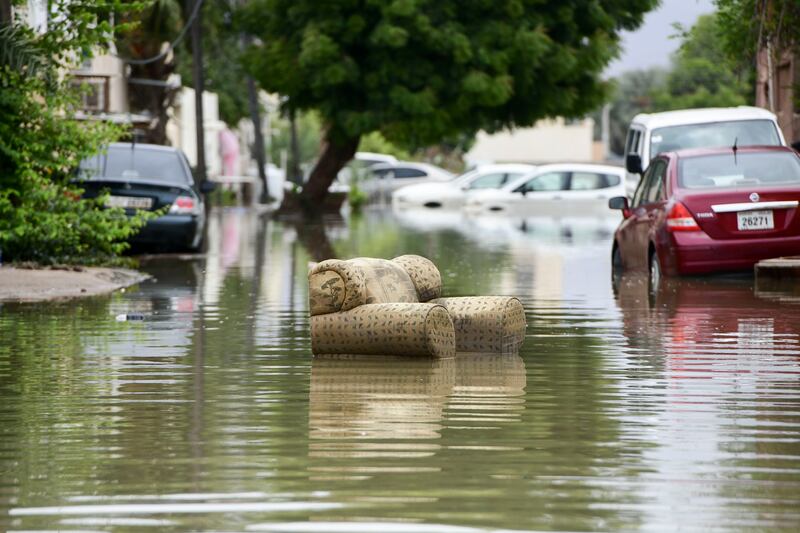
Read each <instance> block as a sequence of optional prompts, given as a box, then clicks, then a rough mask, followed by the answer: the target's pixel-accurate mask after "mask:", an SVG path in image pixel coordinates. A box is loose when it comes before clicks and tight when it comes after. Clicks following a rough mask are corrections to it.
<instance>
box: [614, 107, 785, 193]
mask: <svg viewBox="0 0 800 533" xmlns="http://www.w3.org/2000/svg"><path fill="white" fill-rule="evenodd" d="M734 144H736V145H737V146H755V145H759V146H761V145H767V146H786V140H785V139H784V138H783V133H782V132H781V129H780V127H778V120H777V118H776V117H775V115H774V114H772V113H770V112H769V111H767V110H766V109H761V108H758V107H749V106H739V107H709V108H703V109H682V110H679V111H665V112H663V113H641V114H639V115H636V116H635V117H633V120H632V121H631V125H630V127H629V128H628V136H627V138H626V140H625V166H626V167H627V169H628V193H629V195H628V196H632V195H633V191H634V189H636V185H637V184H638V183H639V177H640V176H641V175H642V173H643V172H644V171H645V170H647V165H648V164H650V161H651V160H652V159H653V158H654V157H655V156H657V155H658V154H660V153H663V152H674V151H676V150H682V149H684V148H715V147H721V146H728V147H729V146H733V145H734Z"/></svg>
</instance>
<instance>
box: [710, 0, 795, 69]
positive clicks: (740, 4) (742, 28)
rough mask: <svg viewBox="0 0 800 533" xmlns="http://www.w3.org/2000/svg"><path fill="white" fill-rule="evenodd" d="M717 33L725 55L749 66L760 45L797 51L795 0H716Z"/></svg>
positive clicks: (778, 49)
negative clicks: (718, 32)
mask: <svg viewBox="0 0 800 533" xmlns="http://www.w3.org/2000/svg"><path fill="white" fill-rule="evenodd" d="M714 3H715V4H716V5H717V11H718V17H719V27H720V35H721V37H722V39H723V44H724V47H725V50H726V52H727V53H728V56H729V57H730V58H732V59H733V60H735V61H739V62H741V63H743V64H745V65H746V66H748V67H752V65H753V63H754V62H755V56H756V54H757V53H758V51H759V50H761V49H766V48H769V49H771V50H772V52H773V53H774V54H778V53H780V52H781V51H783V50H793V51H798V48H800V35H798V31H797V28H798V27H799V26H800V3H798V2H797V0H715V2H714Z"/></svg>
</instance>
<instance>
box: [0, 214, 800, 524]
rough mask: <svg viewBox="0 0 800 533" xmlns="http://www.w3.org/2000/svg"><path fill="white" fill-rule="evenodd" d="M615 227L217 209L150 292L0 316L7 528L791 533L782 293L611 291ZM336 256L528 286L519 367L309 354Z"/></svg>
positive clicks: (715, 283)
mask: <svg viewBox="0 0 800 533" xmlns="http://www.w3.org/2000/svg"><path fill="white" fill-rule="evenodd" d="M614 225H615V221H613V220H611V221H599V220H562V221H558V222H555V221H536V220H527V221H526V220H514V219H502V218H496V219H488V218H487V219H461V218H459V216H458V215H452V214H446V213H434V214H426V215H424V216H421V215H419V214H418V213H403V214H397V215H395V214H392V213H391V212H386V211H373V212H368V213H366V214H364V215H363V216H361V217H358V218H353V219H350V220H334V221H328V223H326V225H325V226H319V225H318V226H296V225H293V224H290V223H280V222H274V221H269V220H267V219H264V218H259V217H258V216H257V215H255V214H253V213H251V212H248V211H244V210H226V211H218V212H216V213H214V215H213V217H212V221H211V227H210V235H209V239H210V250H209V254H208V255H207V256H206V257H200V258H176V257H165V258H158V259H151V260H147V261H146V262H144V263H143V266H142V269H143V270H145V271H147V272H149V273H151V274H152V275H153V276H155V280H154V281H152V282H147V283H143V284H142V285H140V286H138V287H136V288H132V289H129V290H127V291H125V292H122V293H117V294H114V295H112V296H108V297H102V298H95V299H86V300H76V301H72V302H68V303H57V304H53V303H51V304H27V305H16V304H15V305H11V304H5V305H2V306H0V530H8V531H137V532H138V531H201V530H202V531H211V530H213V531H308V532H319V531H341V532H373V531H378V532H387V533H392V532H422V531H431V532H442V533H461V532H475V531H495V530H504V531H507V530H513V531H519V530H524V531H530V530H570V531H586V530H591V531H620V530H624V531H636V530H641V531H663V530H678V529H681V530H686V531H707V530H709V529H717V530H725V531H735V530H740V531H753V530H786V531H797V530H798V529H800V298H797V297H795V296H792V295H791V294H788V293H786V294H783V293H780V292H770V293H759V292H756V291H754V288H753V280H752V279H751V278H746V277H745V278H732V279H731V278H724V279H694V280H682V281H680V282H675V283H670V284H668V285H667V286H666V287H665V288H664V289H663V290H662V291H661V292H660V293H659V294H656V295H650V294H649V292H648V290H647V283H646V281H645V280H643V279H642V278H641V277H637V276H626V277H624V278H622V279H621V280H619V283H618V284H616V287H615V286H614V285H613V284H612V282H611V275H610V265H609V260H608V257H609V243H610V238H611V230H612V229H613V227H614ZM330 250H333V251H334V252H335V253H336V254H337V255H338V256H340V257H350V256H355V255H368V256H377V257H393V256H395V255H400V254H404V253H418V254H422V255H426V256H428V257H430V258H431V259H433V260H434V262H436V263H437V265H439V267H440V269H441V271H442V276H443V279H444V283H445V293H446V294H447V295H468V294H508V295H517V296H519V297H520V298H521V299H522V301H523V303H524V305H525V308H526V310H527V322H528V331H527V337H526V340H525V344H524V345H523V348H522V351H521V353H520V354H519V356H504V357H501V356H492V355H485V356H470V357H458V358H456V359H450V360H429V359H393V358H357V359H319V358H318V359H315V358H312V356H311V353H310V344H309V331H308V329H309V325H308V322H309V321H308V316H307V303H306V299H307V288H306V271H307V268H308V263H309V261H312V260H314V259H315V258H319V257H320V256H324V255H327V254H328V253H331V252H330ZM119 315H127V317H128V318H129V320H125V321H122V320H118V319H117V317H118V316H119ZM120 318H121V317H120Z"/></svg>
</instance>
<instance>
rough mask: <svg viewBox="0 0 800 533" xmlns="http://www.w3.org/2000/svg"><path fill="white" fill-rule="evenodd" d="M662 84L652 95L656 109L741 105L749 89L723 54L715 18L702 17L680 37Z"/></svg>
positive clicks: (713, 16)
mask: <svg viewBox="0 0 800 533" xmlns="http://www.w3.org/2000/svg"><path fill="white" fill-rule="evenodd" d="M682 39H683V42H682V43H681V47H680V48H679V49H678V51H677V52H676V53H675V56H674V57H673V60H672V69H671V71H670V72H669V74H668V76H667V80H666V85H665V86H664V87H663V88H662V89H661V90H659V91H656V92H654V94H653V104H654V108H655V109H656V110H660V111H666V110H670V109H687V108H693V107H729V106H736V105H744V104H746V103H747V102H748V100H749V99H750V95H751V94H752V90H751V87H750V85H749V84H748V83H747V79H746V78H745V77H744V76H741V75H740V74H739V73H738V72H737V66H736V64H735V63H734V62H732V61H731V60H730V59H729V58H728V56H727V55H726V53H725V49H724V47H723V37H722V31H721V27H720V25H719V18H718V16H717V15H715V14H710V15H703V16H701V17H700V18H698V19H697V22H696V23H695V25H694V26H693V27H692V28H691V29H690V30H688V31H684V32H683V34H682Z"/></svg>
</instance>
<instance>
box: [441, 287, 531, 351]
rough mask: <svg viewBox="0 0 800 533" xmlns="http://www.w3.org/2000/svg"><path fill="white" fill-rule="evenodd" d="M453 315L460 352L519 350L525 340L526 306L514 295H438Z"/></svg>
mask: <svg viewBox="0 0 800 533" xmlns="http://www.w3.org/2000/svg"><path fill="white" fill-rule="evenodd" d="M429 303H433V304H437V305H443V306H444V307H445V308H446V309H447V312H448V313H450V316H451V317H452V319H453V326H454V327H455V332H456V350H458V351H459V352H493V353H504V354H509V353H517V352H518V351H519V348H520V346H521V345H522V342H523V341H524V340H525V328H526V327H527V326H526V324H525V309H524V308H523V307H522V303H520V301H519V300H518V299H517V298H513V297H510V296H465V297H457V298H437V299H435V300H431V301H430V302H429Z"/></svg>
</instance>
